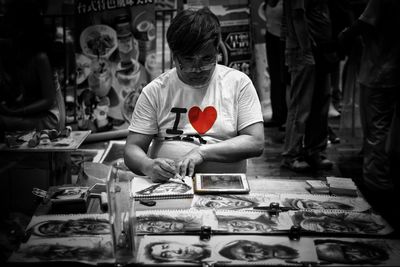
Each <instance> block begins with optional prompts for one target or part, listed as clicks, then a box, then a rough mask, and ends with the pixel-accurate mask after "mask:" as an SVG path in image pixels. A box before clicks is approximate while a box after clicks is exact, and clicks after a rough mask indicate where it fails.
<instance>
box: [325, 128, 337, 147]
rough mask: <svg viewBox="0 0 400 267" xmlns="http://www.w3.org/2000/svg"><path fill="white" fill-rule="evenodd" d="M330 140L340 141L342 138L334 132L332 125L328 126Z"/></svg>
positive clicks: (332, 141)
mask: <svg viewBox="0 0 400 267" xmlns="http://www.w3.org/2000/svg"><path fill="white" fill-rule="evenodd" d="M328 142H330V143H331V144H339V143H340V138H339V137H338V136H337V135H336V134H335V133H334V132H333V130H332V128H331V127H328Z"/></svg>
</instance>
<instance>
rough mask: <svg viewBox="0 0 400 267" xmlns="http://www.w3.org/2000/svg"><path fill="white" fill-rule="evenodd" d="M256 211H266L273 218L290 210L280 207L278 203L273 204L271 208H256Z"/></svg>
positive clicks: (270, 205)
mask: <svg viewBox="0 0 400 267" xmlns="http://www.w3.org/2000/svg"><path fill="white" fill-rule="evenodd" d="M253 209H255V210H265V211H266V212H268V213H269V214H270V215H271V216H278V215H279V212H283V211H288V210H290V208H288V207H280V206H279V203H278V202H271V203H270V204H269V206H257V207H254V208H253Z"/></svg>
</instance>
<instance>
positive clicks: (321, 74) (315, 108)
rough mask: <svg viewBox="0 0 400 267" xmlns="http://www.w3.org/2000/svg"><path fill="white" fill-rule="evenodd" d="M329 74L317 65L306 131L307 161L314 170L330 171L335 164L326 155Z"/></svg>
mask: <svg viewBox="0 0 400 267" xmlns="http://www.w3.org/2000/svg"><path fill="white" fill-rule="evenodd" d="M328 75H329V73H327V72H326V71H325V70H323V69H321V68H319V67H318V64H316V76H315V89H314V91H313V95H312V103H311V112H310V116H309V119H308V120H307V124H306V129H305V139H304V149H305V151H306V161H307V163H308V164H309V165H310V166H311V167H313V168H314V169H330V168H332V165H333V163H332V162H331V161H330V160H328V159H327V158H326V156H325V154H324V152H325V149H326V146H327V138H328V111H329V103H330V86H329V76H328Z"/></svg>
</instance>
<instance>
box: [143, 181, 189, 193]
mask: <svg viewBox="0 0 400 267" xmlns="http://www.w3.org/2000/svg"><path fill="white" fill-rule="evenodd" d="M189 190H190V186H188V185H186V184H182V183H175V182H168V183H163V184H155V185H152V186H149V187H148V188H145V189H143V190H140V191H138V192H136V193H137V194H142V195H150V194H165V193H175V194H176V193H179V194H182V193H186V192H187V191H189Z"/></svg>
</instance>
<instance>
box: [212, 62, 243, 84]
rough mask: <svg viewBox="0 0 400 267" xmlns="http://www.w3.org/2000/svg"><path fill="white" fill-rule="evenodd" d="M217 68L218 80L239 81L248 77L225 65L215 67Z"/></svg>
mask: <svg viewBox="0 0 400 267" xmlns="http://www.w3.org/2000/svg"><path fill="white" fill-rule="evenodd" d="M217 66H218V75H219V77H220V78H222V79H229V80H230V81H237V80H241V79H248V78H249V77H248V76H247V75H246V74H245V73H243V72H241V71H239V70H237V69H234V68H231V67H228V66H225V65H219V64H218V65H217Z"/></svg>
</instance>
